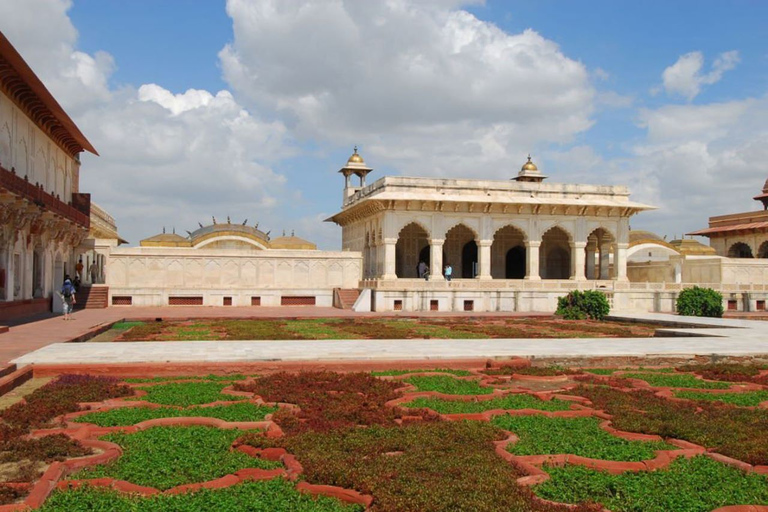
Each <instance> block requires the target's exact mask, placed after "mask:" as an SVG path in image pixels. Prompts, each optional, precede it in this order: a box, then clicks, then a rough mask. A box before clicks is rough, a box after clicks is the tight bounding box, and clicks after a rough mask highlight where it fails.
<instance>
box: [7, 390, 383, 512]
mask: <svg viewBox="0 0 768 512" xmlns="http://www.w3.org/2000/svg"><path fill="white" fill-rule="evenodd" d="M141 384H143V383H140V384H139V385H141ZM157 384H165V382H162V383H157ZM222 392H226V393H228V394H232V395H236V396H245V397H248V398H249V400H247V401H249V402H251V403H254V404H256V405H269V406H277V407H280V408H289V409H293V410H299V408H298V407H297V406H296V405H293V404H283V403H276V402H265V401H264V400H263V399H262V398H261V397H260V396H257V395H255V394H253V393H250V392H246V391H235V390H234V389H232V386H228V387H226V388H224V390H222ZM136 393H137V395H138V396H142V390H139V389H137V390H136ZM143 394H146V392H143ZM137 395H134V396H133V397H121V398H116V399H110V400H105V401H103V402H83V403H81V404H79V405H80V406H81V407H82V408H83V410H81V411H77V412H73V413H68V414H64V415H62V416H59V417H57V418H54V420H53V421H54V422H56V423H64V424H65V425H66V427H65V428H52V429H38V430H35V431H33V432H31V433H30V434H29V437H34V438H38V437H44V436H48V435H52V434H64V435H66V436H68V437H70V438H71V439H74V440H77V441H79V442H80V443H81V444H82V445H83V446H85V447H88V448H95V449H97V450H100V453H97V454H94V455H89V456H86V457H80V458H74V459H68V460H66V461H64V462H53V463H52V464H51V465H50V466H49V467H48V469H47V470H46V471H45V473H44V474H43V476H42V477H41V478H40V479H39V480H38V481H37V482H35V483H34V484H23V486H24V487H26V488H30V489H31V490H30V493H29V494H28V495H27V497H26V498H25V499H24V500H23V501H22V502H21V503H14V504H9V505H0V512H10V511H21V510H25V511H26V510H30V509H35V508H39V507H40V506H42V504H43V502H45V500H46V499H47V498H48V496H49V495H50V494H51V492H52V491H53V490H54V489H70V488H78V487H81V486H83V485H90V486H95V487H105V488H110V489H114V490H116V491H119V492H125V493H133V494H141V495H145V496H149V495H154V494H181V493H187V492H193V491H197V490H199V489H222V488H226V487H231V486H233V485H237V484H239V483H242V482H246V481H256V480H271V479H273V478H285V479H286V480H289V481H294V482H295V481H296V480H297V479H298V476H299V475H300V474H301V473H302V472H303V471H304V468H303V467H302V465H301V464H300V463H299V461H298V460H297V459H296V457H295V456H293V455H292V454H289V453H287V452H286V451H285V450H283V449H266V450H260V449H257V448H254V447H251V446H246V445H240V444H238V443H237V442H235V443H233V445H232V447H231V449H233V450H237V451H240V452H243V453H245V454H247V455H249V456H251V457H255V458H263V459H266V460H272V461H276V462H281V463H282V464H283V466H284V469H280V468H276V469H269V470H266V469H259V468H245V469H241V470H239V471H236V472H235V473H232V474H229V475H225V476H222V477H220V478H216V479H214V480H209V481H207V482H197V483H191V484H183V485H178V486H175V487H172V488H171V489H167V490H165V491H161V490H159V489H157V488H154V487H147V486H140V485H136V484H133V483H131V482H128V481H125V480H117V479H114V478H95V479H84V480H68V479H66V476H67V475H69V474H72V473H74V472H75V471H77V470H79V469H82V468H84V467H86V466H92V465H96V464H106V463H108V462H111V461H113V460H115V459H117V458H119V457H120V456H121V455H122V454H123V450H122V448H121V447H120V446H119V445H117V444H115V443H111V442H109V441H102V440H100V439H98V438H99V437H101V436H104V435H106V434H109V433H112V432H124V433H135V432H139V431H142V430H146V429H149V428H152V427H157V426H192V425H204V426H210V427H214V428H220V429H239V430H262V431H264V432H265V435H266V437H268V438H276V437H282V436H283V431H282V429H281V428H280V426H279V425H277V424H276V423H274V422H273V421H271V415H267V417H266V418H265V420H264V421H248V422H228V421H224V420H221V419H218V418H207V417H192V416H190V417H178V418H155V419H151V420H146V421H142V422H139V423H136V424H134V425H129V426H118V427H100V426H97V425H95V424H93V423H76V422H74V421H72V420H73V419H74V418H77V417H80V416H84V415H87V414H91V413H93V412H102V411H108V410H112V409H118V408H124V407H148V408H152V409H155V408H160V407H170V408H174V409H185V408H184V407H179V406H165V405H161V404H154V403H151V402H143V401H129V400H125V399H126V398H135V397H136V396H137ZM242 402H243V401H242V400H241V401H234V402H224V401H218V402H212V403H208V404H201V405H200V406H199V407H213V406H215V405H229V404H236V403H242ZM296 490H297V491H299V492H302V493H305V494H311V495H313V496H316V495H324V496H329V497H332V498H337V499H339V500H341V501H344V502H345V503H353V504H359V505H363V506H364V507H366V509H367V508H369V507H370V505H371V503H372V502H373V497H372V496H369V495H365V494H361V493H359V492H357V491H355V490H352V489H344V488H342V487H336V486H330V485H312V484H307V483H299V484H297V485H296Z"/></svg>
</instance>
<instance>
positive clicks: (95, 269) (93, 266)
mask: <svg viewBox="0 0 768 512" xmlns="http://www.w3.org/2000/svg"><path fill="white" fill-rule="evenodd" d="M88 272H89V273H90V274H91V284H96V276H97V275H98V274H99V267H97V266H96V262H95V261H94V262H93V263H91V266H90V267H89V268H88Z"/></svg>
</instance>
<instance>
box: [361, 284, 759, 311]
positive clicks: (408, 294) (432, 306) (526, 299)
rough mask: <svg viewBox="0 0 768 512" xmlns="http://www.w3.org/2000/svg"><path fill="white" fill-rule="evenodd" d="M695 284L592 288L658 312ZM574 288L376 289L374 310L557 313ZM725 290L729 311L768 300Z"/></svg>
mask: <svg viewBox="0 0 768 512" xmlns="http://www.w3.org/2000/svg"><path fill="white" fill-rule="evenodd" d="M692 286H693V284H685V285H682V284H681V285H677V286H675V288H676V289H675V290H666V289H663V288H662V289H652V288H650V287H648V288H645V289H634V287H633V288H630V289H610V288H590V289H597V290H598V291H602V292H603V293H605V294H606V295H607V296H608V302H609V303H610V305H611V309H612V310H616V311H638V312H655V313H674V312H675V304H676V302H677V296H678V295H679V293H680V291H681V290H683V289H684V288H690V287H692ZM577 288H578V289H585V288H584V287H581V286H579V287H577V286H576V284H575V283H574V286H573V287H572V288H567V287H565V286H564V287H563V288H559V287H556V288H553V289H549V290H547V289H533V290H525V289H521V290H509V289H504V288H498V289H495V290H489V289H486V288H477V289H472V288H469V287H461V288H450V287H445V288H437V287H435V288H423V289H399V290H394V289H393V290H389V289H373V290H372V300H371V307H372V310H373V311H456V312H469V311H477V312H485V311H508V312H523V313H528V312H530V313H534V312H537V313H554V311H555V310H556V309H557V299H558V297H562V296H563V295H565V294H566V293H568V291H570V290H572V289H577ZM715 289H718V291H720V292H721V293H722V294H723V308H724V309H725V310H726V311H760V310H765V308H766V304H768V291H752V292H747V291H741V292H740V291H735V290H734V291H727V290H722V289H720V287H715Z"/></svg>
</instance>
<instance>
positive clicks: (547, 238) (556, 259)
mask: <svg viewBox="0 0 768 512" xmlns="http://www.w3.org/2000/svg"><path fill="white" fill-rule="evenodd" d="M572 239H573V238H572V236H571V234H570V233H569V232H568V231H566V230H565V229H563V228H562V227H561V226H558V225H555V226H552V227H551V228H549V229H548V230H547V231H546V232H544V234H543V235H542V237H541V248H540V253H539V254H540V256H539V275H540V276H541V278H542V279H568V278H569V277H570V276H571V240H572Z"/></svg>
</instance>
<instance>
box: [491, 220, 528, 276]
mask: <svg viewBox="0 0 768 512" xmlns="http://www.w3.org/2000/svg"><path fill="white" fill-rule="evenodd" d="M513 249H514V250H515V251H514V252H512V250H513ZM521 258H522V259H521ZM520 261H522V263H520ZM520 265H522V266H520ZM521 268H522V271H521V270H520V269H521ZM520 272H522V274H521V273H520ZM491 277H492V278H494V279H523V278H524V277H525V234H524V233H523V232H522V231H521V230H519V229H518V228H516V227H513V226H504V227H503V228H501V229H500V230H498V231H497V232H496V234H495V235H494V236H493V243H492V244H491Z"/></svg>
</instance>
